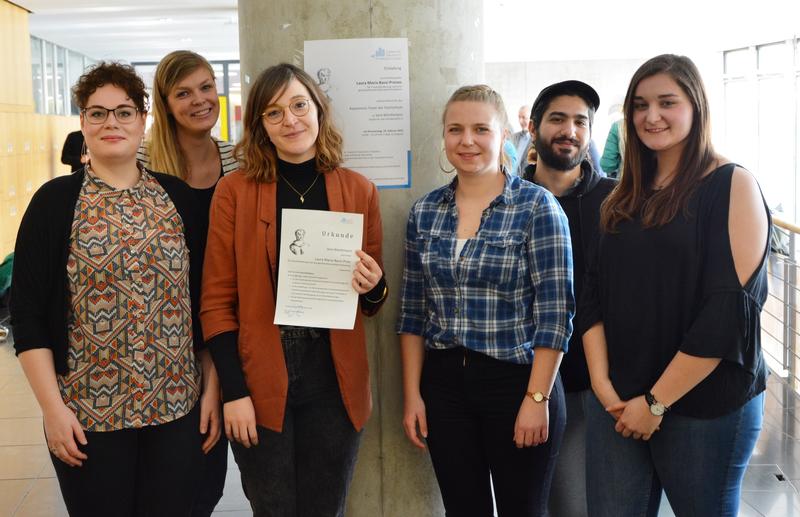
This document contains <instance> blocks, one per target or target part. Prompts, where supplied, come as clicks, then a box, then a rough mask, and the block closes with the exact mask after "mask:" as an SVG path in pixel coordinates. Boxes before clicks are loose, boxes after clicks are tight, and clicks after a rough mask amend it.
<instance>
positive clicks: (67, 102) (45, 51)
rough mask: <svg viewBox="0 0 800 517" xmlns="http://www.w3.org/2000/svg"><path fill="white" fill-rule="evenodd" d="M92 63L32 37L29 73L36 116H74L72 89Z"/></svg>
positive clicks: (75, 109)
mask: <svg viewBox="0 0 800 517" xmlns="http://www.w3.org/2000/svg"><path fill="white" fill-rule="evenodd" d="M94 62H95V61H94V60H92V59H90V58H88V57H86V56H84V55H83V54H80V53H78V52H73V51H71V50H68V49H66V48H64V47H60V46H58V45H56V44H54V43H52V42H49V41H45V40H43V39H41V38H37V37H35V36H31V73H32V75H33V102H34V108H35V110H36V113H45V114H50V115H77V114H78V113H79V109H78V107H77V106H74V105H73V104H72V93H71V89H72V85H74V84H75V83H76V82H77V81H78V79H79V78H80V76H81V74H83V72H84V70H85V69H86V67H87V66H89V65H91V64H93V63H94Z"/></svg>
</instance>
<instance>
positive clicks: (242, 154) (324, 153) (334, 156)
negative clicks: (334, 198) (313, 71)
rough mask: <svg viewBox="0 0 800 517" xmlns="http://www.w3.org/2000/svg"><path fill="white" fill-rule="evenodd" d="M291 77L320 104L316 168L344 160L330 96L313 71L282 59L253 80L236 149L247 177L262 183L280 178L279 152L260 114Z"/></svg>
mask: <svg viewBox="0 0 800 517" xmlns="http://www.w3.org/2000/svg"><path fill="white" fill-rule="evenodd" d="M292 79H297V80H298V81H300V84H302V85H303V86H305V87H306V89H307V90H308V93H309V95H310V96H311V100H312V102H313V103H314V104H315V105H316V106H317V120H318V122H319V134H318V135H317V143H316V150H317V153H316V165H317V170H318V171H320V172H329V171H332V170H333V169H335V168H336V167H338V166H339V165H341V163H342V135H341V134H340V133H339V131H338V130H337V129H336V127H335V126H334V125H333V114H332V112H331V106H330V102H328V97H327V96H326V95H325V94H324V93H323V92H322V91H321V90H320V89H319V86H317V83H316V82H315V81H314V80H313V79H312V78H311V76H310V75H308V74H307V73H305V72H304V71H303V70H301V69H300V68H298V67H296V66H294V65H290V64H288V63H281V64H279V65H275V66H271V67H269V68H267V69H266V70H264V71H263V72H261V75H259V76H258V79H256V81H255V82H254V83H253V87H252V88H251V89H250V94H249V96H248V98H247V105H246V107H245V110H244V131H243V135H242V139H241V141H240V142H239V143H238V144H237V145H236V150H235V151H234V152H235V153H236V155H237V157H239V165H240V166H241V168H242V170H244V172H245V174H246V175H247V177H249V178H252V179H254V180H256V181H257V182H259V183H271V182H273V181H277V178H278V171H277V166H278V153H277V151H276V150H275V145H274V144H273V143H272V142H271V141H270V139H269V136H268V135H267V130H266V129H264V123H263V122H262V121H261V114H262V113H263V112H264V110H265V109H266V107H267V106H268V105H269V103H270V101H271V100H272V99H274V98H275V97H278V96H280V95H281V94H283V92H284V91H285V90H286V87H287V86H288V85H289V83H290V82H291V81H292Z"/></svg>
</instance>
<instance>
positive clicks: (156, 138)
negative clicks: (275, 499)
mask: <svg viewBox="0 0 800 517" xmlns="http://www.w3.org/2000/svg"><path fill="white" fill-rule="evenodd" d="M151 113H152V114H153V125H152V126H151V127H150V131H149V133H148V135H147V136H146V139H145V142H144V143H143V144H142V146H141V147H140V148H139V153H138V155H137V158H138V159H139V161H140V162H142V163H143V164H144V165H145V167H148V168H150V169H153V170H158V171H162V172H165V173H167V174H171V175H173V176H177V177H179V178H181V179H182V180H184V181H185V182H186V183H187V184H188V185H189V187H191V189H192V192H193V193H194V195H195V203H196V207H197V214H198V215H197V224H198V227H199V232H200V234H201V235H202V239H201V242H200V243H199V246H198V249H199V252H198V253H199V255H200V257H201V258H202V256H203V253H205V241H206V235H207V233H208V210H209V207H210V206H211V197H212V196H213V195H214V189H215V188H216V186H217V182H218V181H219V179H220V178H222V176H224V175H225V174H226V173H228V172H231V171H234V170H236V169H237V168H238V164H237V162H236V158H235V157H234V154H233V146H232V145H231V144H229V143H227V142H223V141H221V140H218V139H216V138H214V137H213V136H211V130H212V129H213V128H214V125H215V124H216V123H217V120H218V119H219V97H218V95H217V86H216V81H215V77H214V69H213V68H212V66H211V64H210V63H209V62H208V61H207V60H206V59H205V58H204V57H203V56H201V55H199V54H196V53H194V52H191V51H188V50H176V51H174V52H170V53H169V54H167V55H166V56H164V58H163V59H162V60H161V62H160V63H159V64H158V66H157V67H156V73H155V77H154V80H153V106H152V111H151ZM200 353H201V354H203V355H205V354H208V350H203V351H201V352H200ZM204 364H206V365H208V366H209V367H211V366H213V363H212V362H211V361H206V362H205V363H204ZM203 385H204V393H210V392H209V390H210V389H216V390H218V389H219V387H218V386H219V382H218V380H217V377H216V372H215V371H204V372H203ZM212 404H214V405H213V406H212ZM219 421H220V407H219V397H218V396H217V397H212V396H208V397H203V398H201V401H200V432H201V433H203V435H204V436H205V438H206V439H205V441H204V443H203V452H204V453H205V458H204V460H205V463H204V468H203V479H202V481H201V483H200V484H199V485H198V487H197V497H196V498H195V502H194V507H193V510H192V515H193V517H201V516H203V517H208V516H209V515H211V513H212V512H213V511H214V507H215V506H216V505H217V503H218V502H219V500H220V499H221V498H222V492H223V489H224V487H225V473H226V472H227V468H228V440H227V439H226V438H225V437H224V436H222V437H221V438H220V434H221V433H220V430H221V429H220V428H219V427H218V423H219ZM218 438H219V439H218ZM215 442H216V443H215ZM212 444H214V446H213V447H212Z"/></svg>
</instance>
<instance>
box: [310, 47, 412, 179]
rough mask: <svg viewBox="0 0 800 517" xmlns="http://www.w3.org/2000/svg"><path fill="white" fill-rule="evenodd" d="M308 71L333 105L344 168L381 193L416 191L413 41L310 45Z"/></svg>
mask: <svg viewBox="0 0 800 517" xmlns="http://www.w3.org/2000/svg"><path fill="white" fill-rule="evenodd" d="M304 47H305V48H304V51H305V70H306V72H308V73H309V74H310V75H311V76H312V77H313V78H315V79H316V80H317V82H318V83H319V85H320V88H322V91H323V92H325V94H326V95H327V96H328V98H329V99H330V100H331V103H332V106H333V109H334V120H335V122H336V126H337V128H338V129H339V130H340V131H341V132H342V134H343V137H344V165H345V167H349V168H351V169H353V170H355V171H358V172H360V173H361V174H363V175H364V176H366V177H367V178H369V179H370V180H372V181H373V182H374V183H375V184H376V185H377V186H378V187H395V188H397V187H405V188H407V187H409V186H410V185H411V108H410V102H409V80H408V76H409V75H408V39H406V38H370V39H342V40H315V41H306V42H305V46H304Z"/></svg>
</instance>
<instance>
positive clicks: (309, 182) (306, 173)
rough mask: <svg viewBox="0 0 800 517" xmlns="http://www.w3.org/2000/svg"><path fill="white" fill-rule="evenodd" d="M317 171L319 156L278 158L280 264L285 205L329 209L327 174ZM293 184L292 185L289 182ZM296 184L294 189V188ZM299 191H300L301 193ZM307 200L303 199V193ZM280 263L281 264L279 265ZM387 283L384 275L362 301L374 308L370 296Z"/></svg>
mask: <svg viewBox="0 0 800 517" xmlns="http://www.w3.org/2000/svg"><path fill="white" fill-rule="evenodd" d="M322 174H323V173H321V172H318V171H317V164H316V159H315V158H312V159H310V160H308V161H305V162H302V163H289V162H285V161H283V160H281V159H280V158H278V188H277V192H276V195H275V208H276V211H277V214H276V215H277V219H278V227H277V239H278V241H277V242H278V247H277V249H278V256H277V257H276V259H277V261H278V264H280V263H281V260H280V259H281V247H280V242H281V217H282V215H283V209H284V208H299V209H305V210H329V209H330V208H329V207H328V191H327V189H326V188H325V178H323V177H322ZM289 185H291V186H289ZM292 187H294V189H293V188H292ZM298 192H299V193H298ZM301 194H302V196H303V201H300V195H301ZM279 267H280V266H279ZM385 287H386V281H385V280H384V279H383V278H381V279H380V281H379V282H378V284H377V285H376V286H375V287H373V288H372V290H371V291H370V292H368V293H367V294H365V295H362V296H361V297H360V298H361V305H362V307H364V308H365V309H369V308H371V306H372V305H375V304H373V303H370V302H369V300H378V299H380V298H381V295H382V294H383V290H384V288H385Z"/></svg>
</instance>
